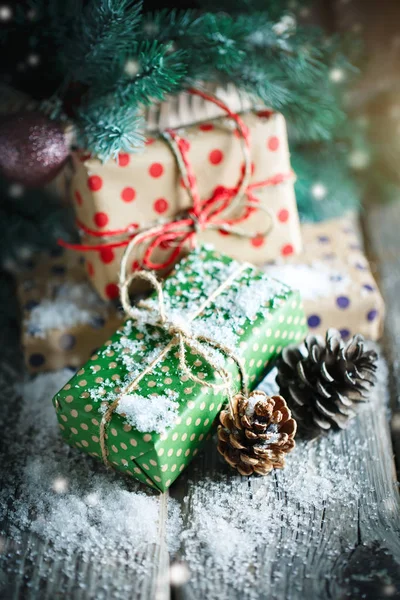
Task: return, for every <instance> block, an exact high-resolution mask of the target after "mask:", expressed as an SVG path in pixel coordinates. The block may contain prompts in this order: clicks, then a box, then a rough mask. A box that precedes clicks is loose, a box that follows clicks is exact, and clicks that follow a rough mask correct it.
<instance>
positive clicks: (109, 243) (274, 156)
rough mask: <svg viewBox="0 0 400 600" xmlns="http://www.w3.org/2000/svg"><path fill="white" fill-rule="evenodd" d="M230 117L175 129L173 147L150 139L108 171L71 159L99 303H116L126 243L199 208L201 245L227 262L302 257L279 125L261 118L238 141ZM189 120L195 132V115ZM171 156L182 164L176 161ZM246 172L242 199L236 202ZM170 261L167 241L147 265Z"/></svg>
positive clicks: (271, 117)
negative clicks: (229, 259) (144, 230)
mask: <svg viewBox="0 0 400 600" xmlns="http://www.w3.org/2000/svg"><path fill="white" fill-rule="evenodd" d="M178 104H179V103H178ZM174 106H175V104H173V103H172V101H171V103H170V105H169V104H166V105H165V106H164V105H163V109H164V108H165V110H163V111H161V112H163V114H164V115H165V113H166V111H167V112H168V110H170V111H171V115H170V116H171V122H176V121H174V115H175V109H174V108H173V107H174ZM228 114H229V115H230V116H229V118H220V119H216V120H213V121H211V122H202V123H200V124H197V125H192V126H189V127H187V128H185V130H182V129H181V130H180V131H179V137H178V139H176V138H175V139H174V138H171V136H169V137H168V136H167V137H165V135H158V136H155V137H151V138H149V139H148V142H147V146H146V148H145V150H144V151H143V152H141V153H138V154H134V155H133V154H132V155H130V154H121V155H120V156H119V158H118V160H110V161H108V162H107V163H105V164H102V163H101V162H100V161H99V160H98V159H96V158H91V157H90V156H88V155H87V154H84V153H76V154H75V156H74V169H75V173H74V177H73V181H72V186H71V190H72V193H73V202H74V206H75V210H76V214H77V221H78V225H79V227H80V229H81V231H82V233H83V234H84V235H83V239H82V246H85V247H86V252H85V253H86V257H87V267H88V274H89V277H90V278H91V279H92V281H93V283H94V285H95V286H96V289H97V290H98V292H99V293H100V295H101V296H103V297H105V298H112V297H116V296H117V294H118V290H117V287H116V283H117V273H118V267H119V263H120V260H121V256H122V253H123V248H122V247H121V244H123V243H124V240H125V239H126V238H129V237H131V236H132V235H133V234H134V232H135V231H137V229H138V228H149V227H151V226H152V225H154V224H155V223H156V222H158V221H160V219H161V220H166V221H171V220H175V219H179V218H180V217H179V215H182V214H183V213H184V212H185V211H188V210H189V209H193V208H194V205H195V204H196V203H197V208H196V210H195V217H196V223H197V228H196V232H197V233H198V234H199V235H198V239H199V241H200V242H203V243H212V244H213V245H214V246H215V247H216V248H217V249H218V250H220V251H221V252H224V253H226V254H227V255H228V256H231V257H233V258H236V259H238V260H248V261H249V262H251V263H253V264H262V263H263V262H265V260H268V259H273V258H275V257H277V256H280V255H283V256H287V255H289V254H291V253H296V252H298V251H299V250H300V248H301V238H300V228H299V220H298V214H297V207H296V200H295V196H294V189H293V181H294V176H293V173H292V171H291V167H290V161H289V151H288V144H287V134H286V126H285V120H284V118H283V116H282V115H280V114H277V113H273V112H271V111H267V110H264V111H261V112H257V113H255V112H252V113H246V114H243V115H241V117H240V119H241V122H242V124H243V130H244V137H243V135H242V133H243V132H241V128H240V127H239V126H238V127H237V128H236V126H237V122H236V121H235V119H237V118H238V117H237V115H233V113H228ZM232 115H233V116H232ZM191 117H192V123H193V122H195V121H196V111H195V110H194V111H193V114H192V115H191ZM186 122H187V120H186ZM166 123H168V119H164V122H163V125H164V126H165V124H166ZM235 128H236V129H235ZM168 131H169V130H168ZM235 134H237V135H235ZM246 136H247V137H246ZM245 138H246V139H245ZM247 140H248V144H249V145H248V147H245V144H244V141H245V142H246V141H247ZM177 154H181V156H180V157H179V158H178V160H177V158H176V156H177ZM246 161H247V164H248V167H247V169H246V170H245V164H246ZM245 171H246V185H245V186H244V187H243V190H244V192H245V193H243V194H240V197H237V198H235V194H236V192H237V191H238V189H239V188H240V187H241V186H240V181H241V180H242V182H243V181H245V179H244V177H245ZM247 176H248V177H247ZM221 193H222V196H221ZM225 193H226V194H225ZM224 194H225V195H224ZM195 196H197V198H198V201H197V200H195V199H194V197H195ZM237 200H238V201H237ZM221 208H223V210H221ZM221 224H222V225H221ZM224 224H225V227H224ZM234 225H236V228H237V229H239V228H240V232H241V235H235V234H234V233H233V232H231V233H229V232H228V231H227V226H229V227H231V228H233V226H234ZM199 230H200V231H199ZM174 245H176V240H175V239H174V241H173V243H172V246H174ZM88 246H94V247H96V248H97V249H95V250H89V249H88ZM170 254H171V240H163V243H161V244H159V245H158V246H157V249H156V252H155V253H154V255H153V257H154V261H153V262H155V263H164V262H165V260H166V257H168V256H169V255H170Z"/></svg>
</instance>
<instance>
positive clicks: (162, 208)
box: [153, 198, 169, 215]
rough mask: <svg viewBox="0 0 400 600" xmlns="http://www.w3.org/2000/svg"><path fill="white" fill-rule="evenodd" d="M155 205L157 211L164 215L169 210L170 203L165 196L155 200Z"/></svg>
mask: <svg viewBox="0 0 400 600" xmlns="http://www.w3.org/2000/svg"><path fill="white" fill-rule="evenodd" d="M153 207H154V211H155V212H156V213H158V214H159V215H162V214H163V213H165V212H166V211H167V210H168V207H169V204H168V202H167V200H165V198H158V200H155V202H154V205H153Z"/></svg>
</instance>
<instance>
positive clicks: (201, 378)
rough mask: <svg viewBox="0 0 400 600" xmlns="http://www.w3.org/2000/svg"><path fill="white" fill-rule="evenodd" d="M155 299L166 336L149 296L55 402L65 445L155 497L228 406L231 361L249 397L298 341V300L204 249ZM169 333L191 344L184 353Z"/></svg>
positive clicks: (301, 323)
mask: <svg viewBox="0 0 400 600" xmlns="http://www.w3.org/2000/svg"><path fill="white" fill-rule="evenodd" d="M163 293H164V306H165V314H166V315H167V321H166V322H167V323H170V324H171V323H175V324H176V325H175V326H174V327H173V329H172V330H171V329H168V328H164V326H161V325H160V320H159V314H160V313H159V304H158V300H157V297H156V296H154V295H153V296H152V297H151V298H150V299H149V300H147V301H146V302H144V303H142V305H141V306H140V307H137V308H136V309H132V310H134V311H136V312H134V315H135V316H136V318H135V319H128V320H127V321H126V323H125V325H124V326H123V327H122V328H121V329H119V330H118V331H117V332H116V333H115V335H113V336H112V337H111V339H110V340H108V341H107V342H106V344H105V345H104V346H103V347H102V348H101V349H100V350H99V351H98V352H97V353H96V354H95V355H94V356H92V358H91V360H90V361H89V362H88V363H87V364H86V365H85V366H84V367H83V368H82V369H81V370H80V371H78V373H77V374H76V375H75V376H74V377H73V378H72V379H71V381H70V382H69V383H68V384H67V385H66V386H64V387H63V389H62V390H61V391H60V392H59V393H58V394H57V395H56V396H55V398H54V401H53V402H54V406H55V409H56V411H57V416H58V421H59V426H60V428H61V431H62V435H63V437H64V438H65V440H66V441H67V442H68V443H69V444H70V445H72V446H75V447H77V448H80V449H81V450H83V451H84V452H87V453H89V454H91V455H92V456H95V457H97V458H99V459H101V460H103V461H104V462H105V463H106V464H110V465H111V466H112V467H113V468H115V469H116V470H118V471H122V472H123V473H125V474H129V475H132V476H133V477H135V478H137V479H139V480H140V481H142V482H145V483H147V484H148V485H150V486H152V487H155V488H157V489H159V490H161V491H164V490H166V489H167V488H168V487H169V486H170V485H171V483H172V482H173V481H174V480H175V479H176V477H177V476H178V475H179V473H180V472H181V471H183V469H184V468H185V466H186V465H187V464H188V463H189V461H190V460H191V459H192V458H193V456H194V455H195V454H196V453H197V451H198V448H199V446H200V445H201V442H202V440H203V439H204V438H205V436H206V435H207V433H208V432H209V431H210V429H211V427H212V425H213V422H214V420H215V418H216V416H217V415H218V413H219V412H220V410H221V408H222V406H223V404H224V403H225V402H226V400H227V394H226V389H225V388H224V387H223V386H221V381H222V379H221V377H222V375H221V373H222V372H223V371H225V372H227V373H228V374H229V375H228V377H229V380H231V381H232V382H233V386H234V387H235V386H236V388H237V389H240V385H241V381H243V378H242V377H241V375H240V369H239V367H238V364H237V362H236V360H239V361H240V362H241V363H242V365H243V368H244V370H245V372H246V374H247V379H248V384H249V387H250V388H251V389H253V388H254V387H255V386H256V385H257V383H258V382H259V381H260V380H261V379H262V377H263V375H264V373H265V370H266V368H267V367H268V366H269V364H270V363H271V361H272V360H273V359H274V358H275V357H276V356H277V354H279V352H280V351H281V349H282V348H283V347H284V346H286V345H287V344H290V343H293V342H294V341H300V340H302V339H303V337H304V335H305V333H306V321H305V317H304V312H303V309H302V306H301V301H300V298H299V295H298V293H297V292H293V291H292V290H291V289H290V288H289V287H287V286H286V285H283V284H281V283H279V282H277V281H275V280H273V279H270V278H269V277H267V276H266V275H265V274H264V273H262V272H261V271H259V270H258V269H256V268H255V267H253V266H252V265H249V264H247V263H244V264H243V263H242V264H240V263H238V262H237V261H235V260H233V259H231V258H229V257H227V256H225V255H220V254H218V253H217V252H216V251H214V250H213V249H212V248H210V247H209V246H200V247H199V248H198V249H196V250H194V251H193V252H192V253H191V254H190V255H189V256H188V257H187V258H185V259H183V260H182V261H181V262H180V263H179V264H178V265H177V266H176V267H175V271H174V272H173V274H172V275H171V276H170V277H169V278H168V279H167V280H166V282H165V284H164V286H163ZM182 323H186V324H185V325H182ZM179 324H180V325H179ZM176 327H178V329H179V331H181V330H182V328H183V329H187V330H188V331H190V334H188V335H190V336H194V338H193V337H191V338H190V339H192V342H188V338H187V337H185V341H184V342H183V348H182V346H181V345H180V343H181V342H180V341H179V339H182V338H180V336H178V337H176V336H175V335H174V333H173V331H175V329H176ZM205 338H207V340H208V341H205ZM193 339H195V341H193ZM221 345H222V346H223V348H224V350H221ZM217 347H219V348H220V349H219V350H218V349H217ZM182 350H184V353H185V359H184V365H182V362H181V352H182ZM216 366H217V368H215V367H216ZM210 385H212V387H209V386H210ZM215 385H218V386H219V389H213V388H215ZM234 391H236V390H235V389H233V390H232V392H234Z"/></svg>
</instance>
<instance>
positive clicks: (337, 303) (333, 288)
mask: <svg viewBox="0 0 400 600" xmlns="http://www.w3.org/2000/svg"><path fill="white" fill-rule="evenodd" d="M301 228H302V236H303V240H304V251H303V253H302V254H300V255H299V256H297V257H290V258H288V259H285V260H284V261H279V262H278V263H276V264H274V265H267V266H266V267H265V271H266V273H267V274H269V275H271V276H272V277H279V278H280V279H281V280H282V281H284V282H285V283H287V284H288V285H290V286H291V287H293V288H295V289H298V290H299V291H300V294H301V296H302V299H303V303H304V310H305V313H306V316H307V322H308V326H309V329H310V331H311V332H312V333H316V334H320V335H325V331H326V330H327V329H328V328H329V327H334V328H336V329H338V330H339V331H340V332H341V334H342V336H343V337H344V338H345V339H347V338H349V337H350V336H352V335H355V334H356V333H361V334H362V335H364V336H365V337H366V338H369V339H371V340H377V339H379V338H380V337H381V335H382V333H383V323H384V310H385V307H384V301H383V299H382V296H381V294H380V292H379V288H378V286H377V284H376V281H375V280H374V277H373V275H372V273H371V268H370V265H369V263H368V260H367V258H366V257H365V255H364V253H363V249H362V244H361V234H360V231H359V227H358V223H357V220H356V217H355V216H351V215H350V216H346V217H343V218H340V219H332V220H329V221H324V222H321V223H305V224H303V225H302V227H301Z"/></svg>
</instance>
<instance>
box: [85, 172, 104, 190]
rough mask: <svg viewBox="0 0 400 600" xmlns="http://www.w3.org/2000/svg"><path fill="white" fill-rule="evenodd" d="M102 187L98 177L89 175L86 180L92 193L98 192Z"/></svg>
mask: <svg viewBox="0 0 400 600" xmlns="http://www.w3.org/2000/svg"><path fill="white" fill-rule="evenodd" d="M102 187H103V180H102V178H101V177H99V176H98V175H91V177H89V179H88V188H89V190H91V191H92V192H98V191H100V190H101V188H102Z"/></svg>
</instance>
